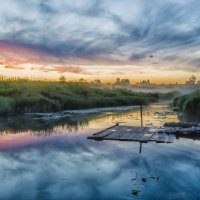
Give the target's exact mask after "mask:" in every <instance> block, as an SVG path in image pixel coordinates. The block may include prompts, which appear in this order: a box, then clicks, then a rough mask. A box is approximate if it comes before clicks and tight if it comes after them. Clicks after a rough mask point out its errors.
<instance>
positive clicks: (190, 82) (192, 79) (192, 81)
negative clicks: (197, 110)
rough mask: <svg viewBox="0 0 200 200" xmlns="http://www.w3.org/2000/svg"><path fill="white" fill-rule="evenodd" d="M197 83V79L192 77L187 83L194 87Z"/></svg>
mask: <svg viewBox="0 0 200 200" xmlns="http://www.w3.org/2000/svg"><path fill="white" fill-rule="evenodd" d="M196 82H197V77H196V76H194V75H192V76H191V77H190V78H189V80H188V81H186V82H185V84H187V85H194V84H195V83H196Z"/></svg>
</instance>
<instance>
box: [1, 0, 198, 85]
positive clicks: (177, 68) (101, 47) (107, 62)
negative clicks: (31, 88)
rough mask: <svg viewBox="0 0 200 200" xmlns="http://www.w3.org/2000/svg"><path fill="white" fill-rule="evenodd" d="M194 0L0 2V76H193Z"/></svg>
mask: <svg viewBox="0 0 200 200" xmlns="http://www.w3.org/2000/svg"><path fill="white" fill-rule="evenodd" d="M199 9H200V3H199V2H198V1H197V0H173V1H172V0H152V1H151V2H149V1H148V0H135V1H133V0H124V1H123V2H122V1H120V0H102V1H98V0H77V1H75V2H71V1H69V0H63V1H59V2H58V1H56V0H50V1H46V2H44V1H41V0H35V1H34V2H33V1H26V0H22V1H15V0H7V1H3V2H2V3H1V7H0V24H1V27H0V74H3V75H7V76H31V77H46V78H56V77H59V76H60V75H61V74H64V75H66V76H67V77H69V78H70V79H77V78H86V79H94V78H99V79H102V80H114V79H115V78H116V77H123V78H130V79H132V80H136V81H137V80H140V79H151V80H153V81H155V82H160V81H161V82H162V81H166V82H169V81H170V80H171V81H183V80H185V79H187V78H188V76H190V75H191V74H194V73H195V75H197V76H198V75H200V59H199V52H200V31H199V27H200V22H199V18H200V13H199Z"/></svg>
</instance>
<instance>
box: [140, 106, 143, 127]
mask: <svg viewBox="0 0 200 200" xmlns="http://www.w3.org/2000/svg"><path fill="white" fill-rule="evenodd" d="M142 109H143V108H142V105H140V118H141V127H142V126H143V113H142Z"/></svg>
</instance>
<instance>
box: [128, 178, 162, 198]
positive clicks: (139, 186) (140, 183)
mask: <svg viewBox="0 0 200 200" xmlns="http://www.w3.org/2000/svg"><path fill="white" fill-rule="evenodd" d="M150 179H153V180H155V181H158V180H160V177H159V176H148V177H138V176H137V174H136V177H135V178H133V179H131V181H134V182H135V183H134V185H135V187H136V188H134V189H133V190H131V194H132V195H134V196H139V195H141V194H142V190H144V186H146V184H147V182H148V180H150Z"/></svg>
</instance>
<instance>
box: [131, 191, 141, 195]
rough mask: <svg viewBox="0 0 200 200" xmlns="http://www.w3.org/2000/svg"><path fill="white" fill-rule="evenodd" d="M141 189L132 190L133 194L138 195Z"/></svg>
mask: <svg viewBox="0 0 200 200" xmlns="http://www.w3.org/2000/svg"><path fill="white" fill-rule="evenodd" d="M140 193H141V191H140V190H132V191H131V194H133V195H135V196H138V195H140Z"/></svg>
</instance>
